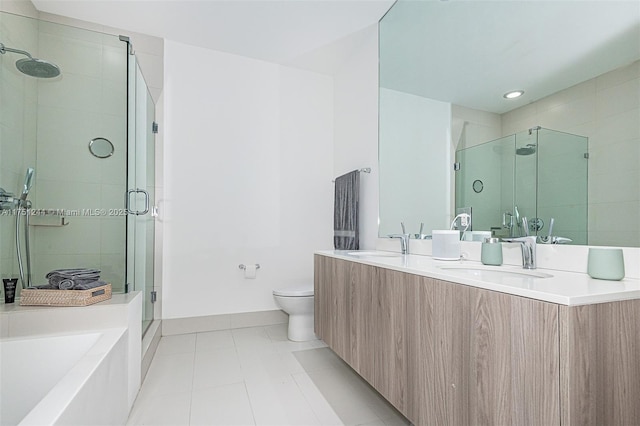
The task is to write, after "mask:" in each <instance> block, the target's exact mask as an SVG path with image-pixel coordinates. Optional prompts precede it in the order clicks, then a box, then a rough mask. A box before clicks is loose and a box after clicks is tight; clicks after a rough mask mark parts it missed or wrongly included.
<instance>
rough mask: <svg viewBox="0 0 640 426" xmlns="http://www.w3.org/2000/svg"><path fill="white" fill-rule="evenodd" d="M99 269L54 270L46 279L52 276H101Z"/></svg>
mask: <svg viewBox="0 0 640 426" xmlns="http://www.w3.org/2000/svg"><path fill="white" fill-rule="evenodd" d="M100 272H101V271H100V270H99V269H90V268H68V269H54V270H53V271H51V272H49V273H48V274H47V275H46V276H45V278H49V277H50V276H51V275H64V276H77V275H85V274H100Z"/></svg>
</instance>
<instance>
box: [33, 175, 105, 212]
mask: <svg viewBox="0 0 640 426" xmlns="http://www.w3.org/2000/svg"><path fill="white" fill-rule="evenodd" d="M37 184H38V185H39V192H38V206H37V207H38V208H47V209H61V208H64V209H71V210H76V209H77V210H82V209H96V208H99V207H100V184H96V183H84V182H60V181H57V180H45V179H39V180H38V182H37Z"/></svg>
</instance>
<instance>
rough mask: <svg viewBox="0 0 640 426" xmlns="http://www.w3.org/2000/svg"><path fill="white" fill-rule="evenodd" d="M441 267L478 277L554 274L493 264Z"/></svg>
mask: <svg viewBox="0 0 640 426" xmlns="http://www.w3.org/2000/svg"><path fill="white" fill-rule="evenodd" d="M439 268H440V269H442V270H443V271H447V272H459V273H461V274H464V275H468V276H472V277H477V278H493V277H495V278H498V277H507V276H512V277H514V276H515V277H520V278H552V277H553V275H551V274H547V273H545V272H538V271H532V270H528V269H522V270H514V269H504V268H501V267H491V266H480V265H477V266H463V265H451V266H440V267H439Z"/></svg>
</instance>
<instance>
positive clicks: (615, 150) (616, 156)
mask: <svg viewBox="0 0 640 426" xmlns="http://www.w3.org/2000/svg"><path fill="white" fill-rule="evenodd" d="M602 145H604V144H601V145H598V146H595V147H589V172H590V173H591V174H592V175H593V176H596V175H603V174H607V173H609V172H610V171H611V165H612V164H615V167H616V168H617V169H618V170H633V169H636V168H637V167H638V161H639V160H638V159H640V139H629V140H624V141H619V142H612V143H610V144H607V145H605V146H602Z"/></svg>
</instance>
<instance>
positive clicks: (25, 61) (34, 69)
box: [0, 43, 60, 78]
mask: <svg viewBox="0 0 640 426" xmlns="http://www.w3.org/2000/svg"><path fill="white" fill-rule="evenodd" d="M7 52H13V53H19V54H20V55H25V56H26V58H22V59H19V60H18V61H16V68H18V71H20V72H21V73H23V74H26V75H28V76H31V77H37V78H52V77H57V76H59V75H60V68H58V66H57V65H55V64H52V63H51V62H47V61H45V60H42V59H38V58H34V57H33V56H31V54H30V53H29V52H26V51H24V50H19V49H11V48H10V47H5V45H4V44H2V43H0V54H3V55H4V54H5V53H7Z"/></svg>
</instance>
